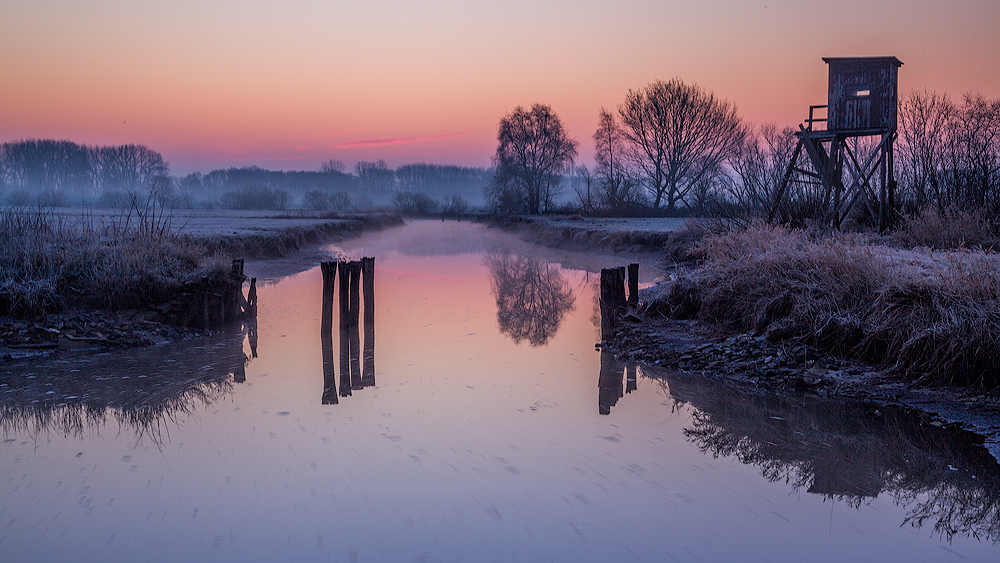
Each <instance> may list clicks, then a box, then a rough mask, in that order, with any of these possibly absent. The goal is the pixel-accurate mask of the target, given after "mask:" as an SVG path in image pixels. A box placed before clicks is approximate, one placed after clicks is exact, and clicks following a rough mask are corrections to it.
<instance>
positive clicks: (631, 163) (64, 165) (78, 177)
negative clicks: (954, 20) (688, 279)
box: [0, 78, 1000, 223]
mask: <svg viewBox="0 0 1000 563" xmlns="http://www.w3.org/2000/svg"><path fill="white" fill-rule="evenodd" d="M597 117H598V119H597V122H598V123H597V129H596V131H595V132H594V133H593V136H592V137H593V141H594V146H595V153H594V161H595V164H594V166H593V168H592V169H588V168H586V167H584V166H579V165H577V164H576V161H577V158H578V147H579V143H578V142H577V141H576V140H575V139H573V138H572V137H571V136H570V135H569V133H568V131H567V130H566V128H565V126H564V125H563V124H562V121H561V120H560V119H559V117H558V115H557V114H556V113H555V112H554V111H553V110H552V108H551V107H550V106H548V105H545V104H538V103H536V104H533V105H532V106H530V107H529V108H524V107H521V106H518V107H516V108H515V109H514V110H512V111H511V112H510V113H508V114H506V115H504V116H502V117H501V119H500V121H499V123H498V126H497V148H496V152H495V154H494V156H493V159H492V166H491V167H490V168H475V167H462V166H452V165H438V164H426V163H416V164H407V165H403V166H400V167H398V168H396V169H392V168H390V167H389V166H388V165H387V164H386V162H385V161H384V160H376V161H361V162H358V163H356V164H355V166H354V168H353V170H351V171H347V167H346V166H345V165H344V163H343V162H341V161H338V160H328V161H326V162H324V163H322V165H321V167H320V170H319V171H272V170H266V169H264V168H260V167H257V166H249V167H238V168H236V167H234V168H227V169H220V170H214V171H212V172H209V173H207V174H202V173H198V172H196V173H192V174H188V175H187V176H184V177H172V176H170V175H169V165H168V163H167V162H166V161H165V160H164V159H163V157H162V156H161V155H160V154H159V153H157V152H155V151H153V150H151V149H149V148H147V147H145V146H142V145H136V144H129V145H120V146H87V145H80V144H76V143H73V142H70V141H64V140H63V141H56V140H35V139H29V140H21V141H12V142H7V143H3V144H0V192H3V194H2V195H3V196H4V197H5V199H6V201H7V202H8V203H28V202H29V200H31V199H32V198H34V200H35V201H37V202H38V203H39V204H50V205H59V204H65V203H66V201H67V199H68V198H69V197H73V196H75V197H80V198H83V199H84V200H91V201H92V200H95V199H96V200H97V201H99V202H103V203H104V204H109V205H115V204H120V203H121V202H126V201H127V199H128V194H130V193H137V192H143V193H154V194H155V195H156V197H158V198H160V200H161V202H165V201H167V200H170V201H171V202H172V203H174V204H177V205H180V206H188V207H192V206H195V205H202V206H219V207H231V208H244V209H247V208H250V209H284V208H286V207H291V206H293V205H295V204H296V201H298V202H299V205H300V206H301V207H305V208H308V209H317V210H324V209H333V210H341V209H346V208H349V207H352V206H353V207H365V206H370V205H371V204H372V203H373V201H374V200H380V202H381V203H383V204H388V203H390V202H391V203H392V204H394V205H395V206H396V207H398V208H400V209H402V210H405V211H413V212H416V213H427V212H431V211H436V210H439V209H440V210H445V211H447V210H449V209H450V210H453V211H454V212H457V213H461V212H464V210H466V209H467V208H468V201H467V199H466V198H468V199H473V200H478V199H479V197H478V196H480V195H481V196H482V200H483V201H484V202H485V205H486V208H487V210H488V211H491V212H494V213H529V214H537V213H548V212H553V211H556V210H565V211H572V212H579V213H584V214H592V215H619V216H629V215H647V214H697V215H722V216H726V217H730V218H736V219H741V220H753V219H754V218H759V217H763V216H768V215H770V216H773V217H775V218H777V220H779V221H782V222H793V223H794V222H795V221H799V220H802V219H803V218H805V217H809V216H817V215H819V214H820V213H819V211H818V206H820V205H821V203H820V202H821V199H822V197H821V195H820V194H818V193H816V190H815V187H814V186H810V185H809V184H808V183H792V184H791V185H789V186H788V189H787V191H786V192H785V194H784V196H783V197H782V200H781V201H780V202H777V201H776V197H775V196H776V192H777V190H778V186H779V184H780V183H781V181H782V178H783V176H784V174H785V171H786V170H787V168H788V163H789V160H790V159H791V156H792V152H793V150H794V148H795V144H796V137H795V131H794V130H793V129H792V128H784V129H778V128H777V127H776V126H775V125H773V124H764V125H754V124H752V123H749V122H747V121H745V120H744V119H743V118H742V117H741V116H740V115H739V113H738V110H737V107H736V105H735V104H733V103H731V102H729V101H728V100H725V99H721V98H719V97H717V96H715V95H714V94H713V93H712V92H711V91H708V90H706V89H705V88H702V87H701V86H699V85H697V84H690V83H686V82H684V81H682V80H680V79H678V78H674V79H672V80H669V81H661V80H657V81H654V82H652V83H650V84H648V85H646V86H644V87H642V88H639V89H636V90H629V91H628V93H627V94H626V95H625V98H624V100H622V102H621V103H619V104H618V106H617V107H615V108H613V109H611V110H608V109H605V108H601V109H600V110H599V112H598V116H597ZM852 142H857V143H861V144H864V143H866V142H869V140H866V139H864V138H862V139H855V140H853V141H852ZM896 154H897V158H896V170H897V173H896V180H897V181H898V185H897V191H896V207H897V210H898V211H901V212H905V213H918V212H921V211H923V210H926V209H937V210H938V211H944V210H945V209H962V210H971V211H982V212H984V213H988V214H990V215H996V214H997V213H1000V100H990V99H987V98H985V97H983V96H982V95H980V94H975V93H967V94H965V95H963V96H962V98H961V99H960V100H958V101H954V100H952V99H951V98H950V97H949V96H948V95H947V94H939V93H936V92H930V91H927V90H922V91H914V92H911V93H910V94H908V95H906V96H904V97H903V99H902V100H901V101H900V104H899V140H898V142H897V153H896ZM449 198H450V199H449ZM439 200H441V201H439ZM779 204H780V205H779ZM869 207H870V206H869ZM864 208H865V206H859V207H858V209H864ZM775 211H777V213H775Z"/></svg>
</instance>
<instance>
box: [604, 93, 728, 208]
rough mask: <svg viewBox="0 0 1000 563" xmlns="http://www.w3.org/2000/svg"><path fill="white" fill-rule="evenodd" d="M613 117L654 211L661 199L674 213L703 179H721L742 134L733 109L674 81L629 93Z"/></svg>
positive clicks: (713, 97) (707, 94) (720, 101)
mask: <svg viewBox="0 0 1000 563" xmlns="http://www.w3.org/2000/svg"><path fill="white" fill-rule="evenodd" d="M618 116H619V117H620V118H621V122H622V125H623V127H622V134H623V135H624V137H625V139H626V140H627V144H628V149H629V154H630V157H631V159H632V161H633V162H634V163H635V165H636V167H637V168H638V169H639V170H640V171H641V173H642V176H643V179H644V183H645V186H646V189H647V190H648V191H649V193H650V195H651V196H652V198H653V208H654V209H656V208H659V206H660V203H661V202H662V201H663V200H666V204H667V208H668V209H671V210H672V209H675V208H676V206H677V204H678V203H683V202H686V198H687V197H688V194H689V193H690V192H691V191H692V190H693V189H695V187H696V186H698V185H699V183H702V182H703V181H704V180H705V179H706V176H712V175H721V174H722V173H723V169H722V163H723V162H724V161H725V160H726V158H728V157H729V156H730V155H731V154H732V153H733V151H735V150H736V149H737V147H739V145H740V143H741V142H742V141H743V138H744V137H745V136H746V131H747V128H746V126H745V125H743V123H742V121H741V120H740V117H739V115H738V114H737V112H736V106H735V105H733V104H731V103H729V102H728V101H726V100H721V99H718V98H716V97H715V95H714V94H712V93H711V92H709V91H707V90H705V89H703V88H702V87H700V86H698V85H696V84H686V83H684V82H683V81H681V80H680V79H678V78H674V79H672V80H670V81H669V82H663V81H661V80H657V81H656V82H653V83H651V84H649V85H647V86H646V87H645V88H642V89H640V90H629V93H628V95H627V96H626V97H625V101H624V102H622V103H621V105H619V106H618Z"/></svg>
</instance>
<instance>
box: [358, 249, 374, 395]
mask: <svg viewBox="0 0 1000 563" xmlns="http://www.w3.org/2000/svg"><path fill="white" fill-rule="evenodd" d="M361 271H362V273H363V275H364V285H363V287H362V292H363V293H364V298H365V348H364V359H363V360H362V367H361V385H362V386H363V387H373V386H374V385H375V258H372V257H369V258H362V259H361Z"/></svg>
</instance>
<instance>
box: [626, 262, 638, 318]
mask: <svg viewBox="0 0 1000 563" xmlns="http://www.w3.org/2000/svg"><path fill="white" fill-rule="evenodd" d="M628 304H629V305H630V306H632V307H635V306H636V305H638V304H639V264H629V265H628Z"/></svg>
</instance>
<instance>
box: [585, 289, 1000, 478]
mask: <svg viewBox="0 0 1000 563" xmlns="http://www.w3.org/2000/svg"><path fill="white" fill-rule="evenodd" d="M657 292H658V289H657V288H650V289H646V290H643V291H642V292H641V294H642V296H643V298H646V299H650V298H652V296H653V295H654V294H656V293H657ZM642 305H643V303H640V307H639V309H638V312H637V311H632V312H629V313H628V314H627V315H626V316H625V318H624V323H623V326H622V327H621V328H620V329H619V330H618V331H616V333H615V335H614V337H613V338H610V339H608V340H606V341H604V342H602V343H600V344H599V346H602V347H605V348H606V349H608V350H610V351H612V352H613V353H614V354H615V355H616V357H617V358H618V359H619V360H625V361H629V360H631V361H637V362H641V363H643V364H646V365H648V366H652V367H653V368H656V369H660V370H669V371H675V372H680V373H684V374H688V375H693V376H697V377H704V378H711V379H715V380H721V381H724V382H726V384H729V385H734V386H738V387H741V388H746V389H753V390H756V391H765V392H769V393H774V394H778V395H784V396H800V397H830V398H843V399H853V400H858V401H864V402H868V403H871V404H872V405H873V408H872V409H871V411H872V412H871V414H872V415H873V416H877V415H878V408H879V407H886V406H892V407H898V408H902V409H907V410H915V411H919V413H920V417H921V420H923V422H924V423H925V424H928V425H931V426H936V427H942V428H954V429H961V430H966V431H971V432H974V433H975V434H977V435H979V436H981V437H982V442H983V445H984V447H986V449H987V450H989V451H990V453H991V454H992V455H993V456H994V457H995V458H997V459H998V460H1000V392H998V390H993V391H988V392H987V391H981V390H975V389H969V388H963V387H951V386H935V387H922V386H918V385H913V384H909V383H905V382H901V381H900V380H899V379H898V378H894V377H892V376H891V375H888V374H886V373H884V372H882V371H879V370H877V369H876V368H875V367H874V366H872V365H870V364H866V363H865V362H861V361H858V360H854V359H850V358H842V357H838V356H835V355H832V354H829V353H824V352H823V351H821V350H819V349H817V348H815V347H813V346H810V345H808V344H797V343H789V342H782V341H778V342H772V341H770V340H769V339H768V338H767V336H766V335H755V334H752V333H736V334H733V333H727V332H724V331H722V330H721V329H719V328H718V327H714V326H710V325H708V324H706V323H703V322H701V321H696V320H676V319H669V318H667V317H664V316H661V315H658V314H650V315H646V314H643V313H642V312H641V311H642Z"/></svg>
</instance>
